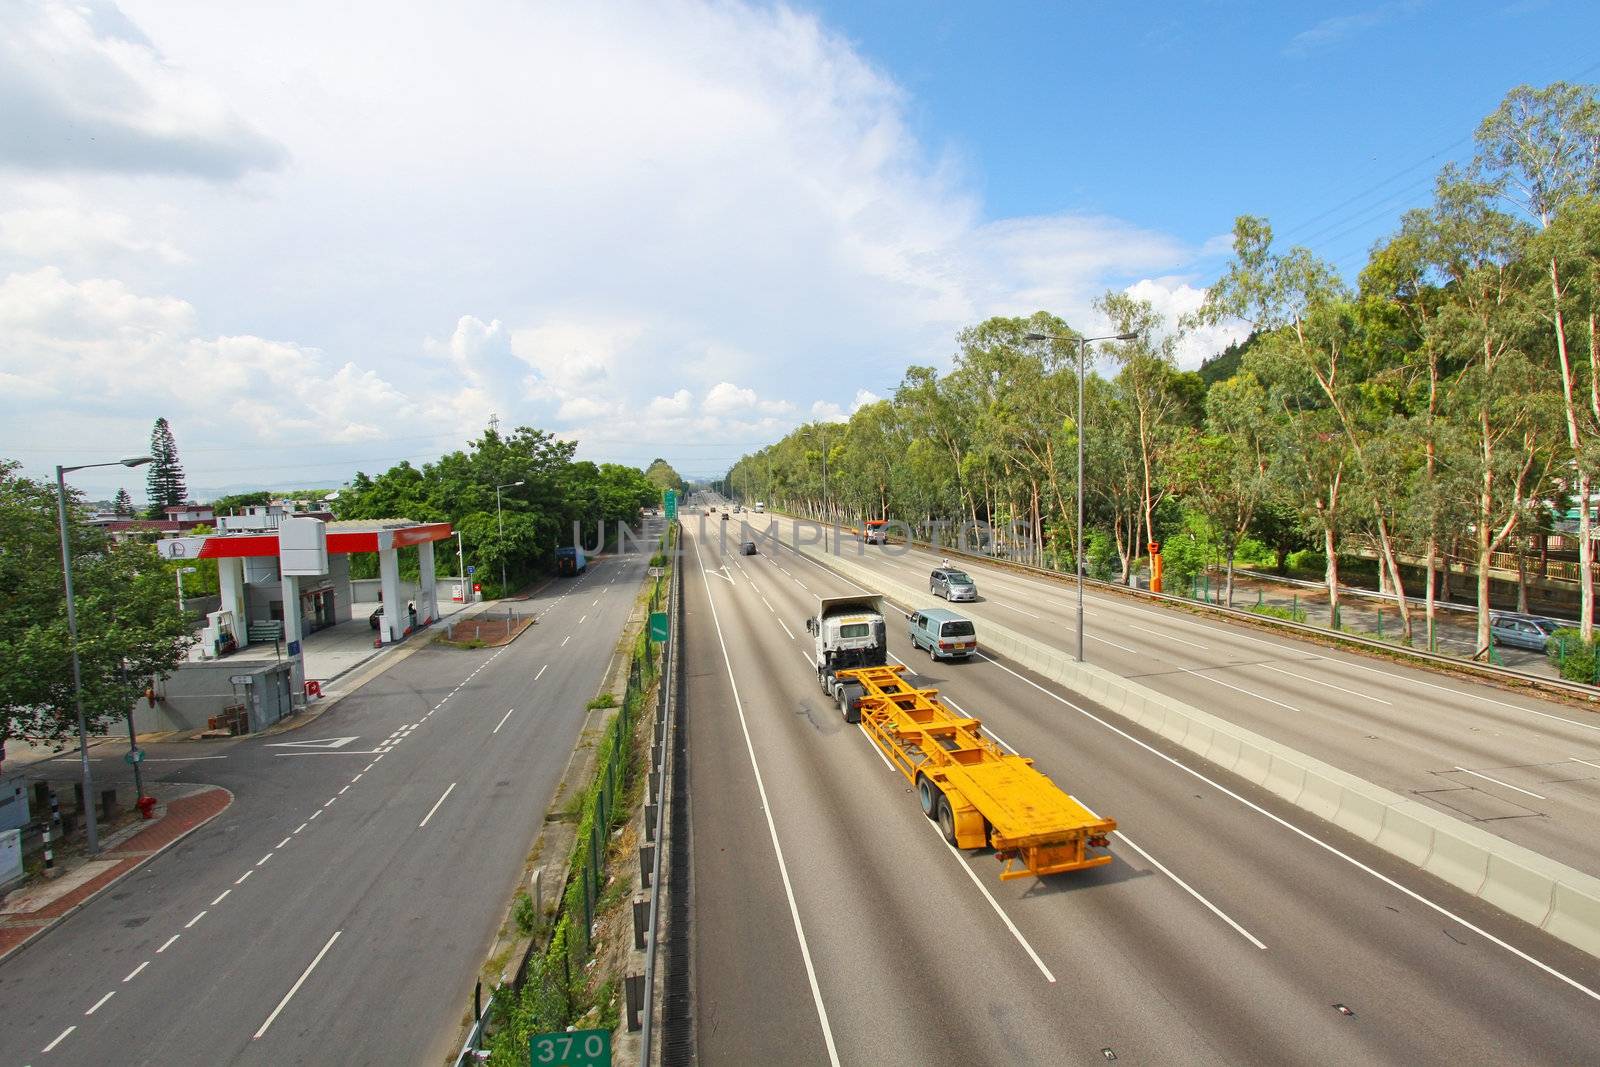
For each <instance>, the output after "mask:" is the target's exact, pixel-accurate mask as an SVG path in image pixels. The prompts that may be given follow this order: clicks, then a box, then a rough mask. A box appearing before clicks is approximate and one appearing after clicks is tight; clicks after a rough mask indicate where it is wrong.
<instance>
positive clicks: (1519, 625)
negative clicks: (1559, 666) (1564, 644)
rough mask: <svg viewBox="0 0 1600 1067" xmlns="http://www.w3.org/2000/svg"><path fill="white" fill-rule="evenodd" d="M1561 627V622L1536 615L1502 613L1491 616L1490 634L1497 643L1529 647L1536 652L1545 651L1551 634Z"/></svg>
mask: <svg viewBox="0 0 1600 1067" xmlns="http://www.w3.org/2000/svg"><path fill="white" fill-rule="evenodd" d="M1560 628H1561V624H1560V623H1557V622H1554V621H1552V620H1550V619H1541V618H1539V617H1538V616H1536V615H1512V614H1510V613H1502V614H1498V615H1491V616H1490V617H1489V636H1490V638H1492V639H1493V640H1494V643H1495V644H1497V645H1509V646H1511V647H1512V648H1527V649H1532V650H1533V651H1535V652H1543V651H1544V649H1545V645H1546V644H1548V643H1549V641H1550V635H1551V634H1553V633H1555V632H1556V631H1557V630H1558V629H1560Z"/></svg>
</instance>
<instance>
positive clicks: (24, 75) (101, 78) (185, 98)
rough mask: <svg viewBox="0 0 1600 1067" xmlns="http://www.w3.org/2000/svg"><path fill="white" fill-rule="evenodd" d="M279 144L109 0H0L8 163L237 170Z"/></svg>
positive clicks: (270, 160)
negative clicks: (72, 0) (185, 68)
mask: <svg viewBox="0 0 1600 1067" xmlns="http://www.w3.org/2000/svg"><path fill="white" fill-rule="evenodd" d="M282 158H283V151H282V149H281V148H280V147H279V146H278V145H277V144H276V143H274V142H273V141H271V140H270V139H268V138H266V137H264V136H263V135H262V134H260V133H258V132H256V131H255V130H254V129H252V128H251V127H250V126H249V125H248V124H247V123H245V122H244V121H243V120H242V119H240V118H239V117H238V116H237V115H236V114H235V113H234V112H233V110H232V109H231V108H230V107H229V106H228V105H227V103H226V102H225V101H224V100H223V98H222V97H221V96H220V95H219V94H218V93H217V92H216V91H215V90H214V89H213V88H212V87H211V86H210V85H209V84H207V83H206V82H205V81H203V80H201V79H198V78H195V77H193V76H191V75H189V74H188V73H186V72H185V71H183V70H182V69H180V68H178V67H175V66H173V65H172V64H171V63H169V62H168V61H167V60H166V58H165V57H164V56H162V54H161V53H160V52H159V51H158V50H157V49H156V48H155V46H154V45H152V44H151V42H150V41H149V40H148V39H147V38H146V37H145V36H144V35H143V34H142V33H141V32H140V31H139V30H138V29H137V27H135V26H134V25H133V23H131V22H129V21H128V20H127V19H126V18H125V17H124V16H123V14H122V12H121V11H119V10H118V9H117V8H116V7H115V6H114V5H113V4H110V3H107V2H103V0H102V2H93V0H91V2H81V0H80V2H76V3H68V2H66V0H22V2H17V0H13V2H12V3H9V4H5V5H0V159H3V160H4V161H5V163H6V164H7V165H9V166H11V167H19V168H26V169H37V170H53V169H58V168H60V169H82V170H110V171H126V172H131V173H186V174H194V175H199V176H202V177H207V178H218V179H228V178H235V177H238V176H239V175H241V174H243V173H245V172H246V171H249V170H252V169H256V168H262V167H268V168H270V167H275V166H277V165H278V164H279V163H280V162H281V161H282Z"/></svg>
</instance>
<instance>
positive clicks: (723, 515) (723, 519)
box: [722, 511, 728, 522]
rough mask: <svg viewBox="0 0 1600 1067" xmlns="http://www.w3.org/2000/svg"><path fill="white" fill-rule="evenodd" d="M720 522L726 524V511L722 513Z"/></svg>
mask: <svg viewBox="0 0 1600 1067" xmlns="http://www.w3.org/2000/svg"><path fill="white" fill-rule="evenodd" d="M722 521H723V522H727V521H728V513H727V512H726V511H724V512H723V513H722Z"/></svg>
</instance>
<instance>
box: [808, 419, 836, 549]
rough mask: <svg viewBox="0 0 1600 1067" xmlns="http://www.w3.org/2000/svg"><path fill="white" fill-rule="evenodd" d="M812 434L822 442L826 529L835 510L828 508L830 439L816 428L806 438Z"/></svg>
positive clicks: (823, 517)
mask: <svg viewBox="0 0 1600 1067" xmlns="http://www.w3.org/2000/svg"><path fill="white" fill-rule="evenodd" d="M812 434H817V435H818V436H819V437H820V438H821V440H822V522H823V525H824V527H826V525H827V523H828V515H829V513H830V512H831V511H832V510H833V509H832V508H830V507H829V506H828V505H829V503H830V502H829V500H828V438H827V435H826V434H821V433H819V431H818V429H817V428H816V427H812V428H810V429H808V430H806V431H805V436H807V437H810V436H811V435H812ZM823 548H824V549H826V548H827V545H826V544H824V545H823Z"/></svg>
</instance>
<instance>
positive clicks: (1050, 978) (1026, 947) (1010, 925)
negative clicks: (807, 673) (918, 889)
mask: <svg viewBox="0 0 1600 1067" xmlns="http://www.w3.org/2000/svg"><path fill="white" fill-rule="evenodd" d="M943 695H944V694H942V693H941V694H940V696H943ZM962 714H966V713H965V712H963V713H962ZM856 729H858V730H860V731H861V736H862V737H863V738H864V739H865V740H866V742H867V747H868V748H870V749H872V751H873V752H875V753H877V756H878V758H879V759H881V760H883V765H884V766H885V767H887V768H889V773H890V774H893V775H895V776H896V777H897V778H903V777H904V775H902V774H901V773H900V772H899V770H897V769H896V768H895V765H894V764H892V763H890V762H889V757H887V756H885V755H884V754H883V750H882V749H880V748H879V747H878V746H877V745H876V744H875V743H874V742H873V740H872V737H871V735H869V734H868V733H867V728H866V727H864V726H861V725H860V724H859V723H858V724H857V726H856ZM923 822H925V823H927V825H928V828H929V829H931V830H932V831H933V835H934V836H935V837H937V838H938V839H939V844H941V845H943V846H944V847H945V848H947V849H949V850H950V855H952V856H954V857H955V858H956V862H957V863H958V864H960V865H961V869H962V870H963V871H966V872H967V877H968V878H970V879H972V884H973V885H975V886H977V887H978V892H980V893H982V894H983V898H984V899H985V900H987V901H988V902H989V906H990V907H991V908H993V909H994V913H995V914H996V915H998V916H1000V921H1001V922H1003V923H1005V924H1006V929H1007V930H1010V931H1011V936H1012V937H1014V938H1016V939H1017V944H1019V945H1021V946H1022V950H1023V951H1024V952H1026V953H1027V954H1028V957H1029V958H1030V959H1032V960H1033V964H1034V966H1035V967H1038V968H1039V971H1040V973H1042V974H1043V975H1044V980H1045V981H1047V982H1049V983H1050V984H1052V985H1054V984H1055V980H1056V976H1055V975H1053V974H1051V973H1050V968H1048V967H1046V966H1045V965H1044V960H1042V959H1040V958H1039V954H1038V953H1037V952H1035V951H1034V950H1033V946H1032V945H1031V944H1029V943H1028V939H1027V938H1026V937H1023V936H1022V931H1021V930H1018V929H1017V924H1016V923H1014V922H1012V921H1011V916H1009V915H1007V914H1006V912H1005V909H1004V908H1002V907H1001V906H1000V902H999V901H997V900H995V899H994V897H993V895H991V894H990V892H989V887H988V886H986V885H984V884H983V882H982V881H980V880H979V878H978V874H977V872H976V871H974V870H973V869H972V867H971V866H970V865H969V864H968V863H967V861H966V858H965V857H964V856H962V855H961V853H960V852H959V851H957V850H956V848H955V847H954V846H953V845H951V844H950V842H948V841H946V840H945V839H944V834H943V833H941V832H940V831H939V828H938V827H937V826H935V825H934V824H933V823H931V822H927V820H926V819H924V820H923Z"/></svg>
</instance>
